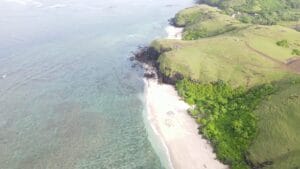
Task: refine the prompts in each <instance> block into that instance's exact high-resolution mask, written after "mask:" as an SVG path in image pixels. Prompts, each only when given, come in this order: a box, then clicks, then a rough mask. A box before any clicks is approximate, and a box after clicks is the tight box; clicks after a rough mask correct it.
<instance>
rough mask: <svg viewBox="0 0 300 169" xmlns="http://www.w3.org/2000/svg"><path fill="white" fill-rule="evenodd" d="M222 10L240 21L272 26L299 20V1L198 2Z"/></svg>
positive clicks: (236, 0) (214, 0)
mask: <svg viewBox="0 0 300 169" xmlns="http://www.w3.org/2000/svg"><path fill="white" fill-rule="evenodd" d="M199 3H206V4H209V5H212V6H217V7H219V8H221V9H223V10H224V11H225V12H226V13H227V14H229V15H234V16H236V18H238V19H239V20H241V21H248V22H252V23H259V24H266V25H272V24H276V23H277V22H279V21H297V20H299V18H300V10H299V9H300V1H299V0H199Z"/></svg>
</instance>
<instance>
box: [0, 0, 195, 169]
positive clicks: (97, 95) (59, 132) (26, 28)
mask: <svg viewBox="0 0 300 169" xmlns="http://www.w3.org/2000/svg"><path fill="white" fill-rule="evenodd" d="M191 4H192V0H0V169H160V168H163V165H162V161H161V160H160V159H161V158H160V157H159V155H158V154H157V153H155V152H156V151H154V149H153V146H152V144H151V143H150V141H149V136H148V133H147V130H146V127H145V124H144V120H143V111H144V105H143V101H142V98H143V90H144V89H143V85H144V84H143V81H142V72H141V70H139V69H137V68H132V67H131V65H132V63H131V62H130V61H129V57H130V56H131V52H132V51H134V50H136V48H137V46H138V45H141V44H144V45H146V44H148V43H150V42H151V40H153V39H155V38H162V37H164V36H166V33H165V31H164V29H165V27H166V26H167V24H168V19H169V18H171V17H172V16H174V14H175V13H176V12H177V11H178V10H180V9H182V8H184V7H187V6H189V5H191Z"/></svg>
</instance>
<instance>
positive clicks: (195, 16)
mask: <svg viewBox="0 0 300 169" xmlns="http://www.w3.org/2000/svg"><path fill="white" fill-rule="evenodd" d="M174 24H175V25H176V26H181V27H182V26H184V27H185V28H184V32H183V39H185V40H195V39H199V38H204V37H210V36H215V35H219V34H223V33H225V32H229V31H232V30H236V29H239V28H243V27H245V26H246V24H242V23H240V22H239V21H238V20H236V19H234V18H233V17H231V16H229V15H226V14H224V13H222V11H221V10H219V9H217V8H214V7H210V6H207V5H196V6H194V7H191V8H187V9H184V10H182V11H180V12H178V13H177V15H176V16H175V19H174Z"/></svg>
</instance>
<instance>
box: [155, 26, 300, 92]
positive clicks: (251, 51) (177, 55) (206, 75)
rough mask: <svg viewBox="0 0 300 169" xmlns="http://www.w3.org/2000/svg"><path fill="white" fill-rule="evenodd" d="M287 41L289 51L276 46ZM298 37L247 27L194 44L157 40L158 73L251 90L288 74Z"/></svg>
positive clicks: (287, 31) (282, 30)
mask: <svg viewBox="0 0 300 169" xmlns="http://www.w3.org/2000/svg"><path fill="white" fill-rule="evenodd" d="M283 37H284V39H286V40H287V42H288V43H289V44H290V45H289V47H282V46H278V45H277V44H276V42H278V41H280V40H282V38H283ZM299 44H300V33H299V32H297V31H295V30H292V29H289V28H286V27H281V26H257V25H254V26H249V27H247V28H245V29H242V30H237V31H232V32H229V33H227V34H223V35H219V36H215V37H210V38H203V39H199V40H196V41H178V40H159V41H155V42H153V43H152V46H153V47H155V48H156V49H157V50H163V49H168V51H167V52H164V53H163V54H162V55H161V56H160V57H159V63H160V70H161V71H162V72H163V73H165V74H166V75H167V76H170V77H172V76H173V75H174V74H175V73H176V72H179V73H181V74H183V75H184V76H186V77H189V78H191V79H194V80H198V81H201V82H211V81H217V80H223V81H225V82H228V83H229V84H231V85H234V86H240V85H246V86H249V87H251V86H254V85H258V84H263V83H267V82H271V81H274V80H279V79H281V78H283V77H285V76H289V74H291V72H292V71H291V70H288V68H287V67H286V66H285V63H286V62H288V61H289V59H291V58H294V57H296V56H295V55H292V49H300V46H299Z"/></svg>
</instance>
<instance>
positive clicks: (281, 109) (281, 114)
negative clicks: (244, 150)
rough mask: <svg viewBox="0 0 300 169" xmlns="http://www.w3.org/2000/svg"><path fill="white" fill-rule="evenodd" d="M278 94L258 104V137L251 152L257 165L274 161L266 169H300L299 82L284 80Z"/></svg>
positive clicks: (250, 154)
mask: <svg viewBox="0 0 300 169" xmlns="http://www.w3.org/2000/svg"><path fill="white" fill-rule="evenodd" d="M277 86H278V91H277V92H276V93H275V94H272V95H270V96H269V97H268V99H266V100H264V101H263V102H262V103H260V104H259V106H258V107H257V109H256V110H255V111H254V113H255V115H256V116H257V117H258V119H259V122H258V129H259V130H258V135H257V137H256V138H255V139H254V142H253V143H252V145H251V146H250V148H249V150H248V154H249V155H248V157H249V159H250V160H251V162H252V163H253V164H254V165H256V166H257V165H258V164H263V163H265V162H271V163H272V165H266V166H265V167H264V169H296V168H299V167H300V130H299V129H300V123H299V121H300V90H299V89H300V83H299V78H298V80H292V81H288V80H283V81H282V82H280V84H278V85H277Z"/></svg>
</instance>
